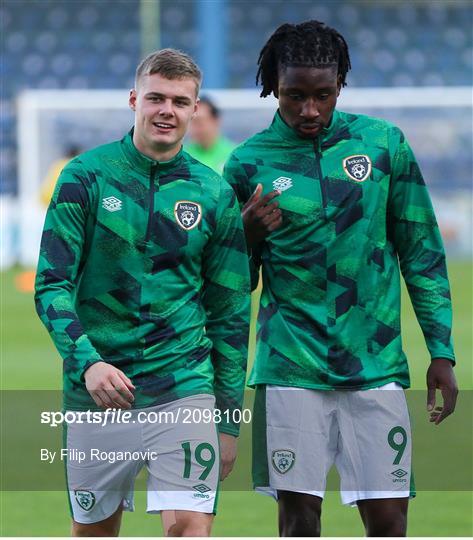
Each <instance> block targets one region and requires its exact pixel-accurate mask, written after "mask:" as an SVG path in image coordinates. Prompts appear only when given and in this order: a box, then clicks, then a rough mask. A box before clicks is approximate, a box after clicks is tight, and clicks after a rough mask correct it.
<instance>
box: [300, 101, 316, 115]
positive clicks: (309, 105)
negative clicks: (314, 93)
mask: <svg viewBox="0 0 473 540" xmlns="http://www.w3.org/2000/svg"><path fill="white" fill-rule="evenodd" d="M301 116H303V117H304V118H307V119H314V118H317V117H318V116H320V112H319V109H318V107H317V102H316V101H315V100H313V99H308V100H306V101H304V103H303V105H302V111H301Z"/></svg>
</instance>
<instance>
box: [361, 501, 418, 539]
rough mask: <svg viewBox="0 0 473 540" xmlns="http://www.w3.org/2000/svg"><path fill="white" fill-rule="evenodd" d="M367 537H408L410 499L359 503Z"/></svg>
mask: <svg viewBox="0 0 473 540" xmlns="http://www.w3.org/2000/svg"><path fill="white" fill-rule="evenodd" d="M357 505H358V510H359V511H360V515H361V519H362V520H363V524H364V526H365V530H366V536H406V533H407V507H408V505H409V498H408V497H403V498H398V499H367V500H364V501H358V502H357Z"/></svg>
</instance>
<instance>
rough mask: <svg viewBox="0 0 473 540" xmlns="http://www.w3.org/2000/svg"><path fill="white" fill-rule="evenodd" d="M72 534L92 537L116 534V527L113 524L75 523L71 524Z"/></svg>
mask: <svg viewBox="0 0 473 540" xmlns="http://www.w3.org/2000/svg"><path fill="white" fill-rule="evenodd" d="M72 536H74V537H78V538H87V537H89V538H94V537H107V536H109V537H110V536H118V528H117V527H116V526H114V525H111V524H107V525H102V524H100V523H87V524H86V523H77V522H76V521H74V522H73V524H72Z"/></svg>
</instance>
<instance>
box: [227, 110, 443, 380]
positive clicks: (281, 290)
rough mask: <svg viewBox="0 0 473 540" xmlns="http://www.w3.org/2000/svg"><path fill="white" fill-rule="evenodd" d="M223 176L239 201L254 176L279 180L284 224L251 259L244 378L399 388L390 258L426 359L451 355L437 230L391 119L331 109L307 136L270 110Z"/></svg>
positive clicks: (401, 370) (400, 358)
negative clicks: (253, 274) (254, 293)
mask: <svg viewBox="0 0 473 540" xmlns="http://www.w3.org/2000/svg"><path fill="white" fill-rule="evenodd" d="M224 177H225V178H226V179H227V180H228V181H229V182H230V183H231V184H232V185H233V187H234V189H235V190H236V193H237V195H238V198H239V200H240V202H241V203H244V202H246V201H247V200H248V199H249V197H250V195H251V194H252V192H253V191H254V189H255V188H256V186H257V184H258V183H262V184H263V187H264V189H263V193H268V192H269V191H271V190H273V189H275V188H277V189H279V190H281V195H280V196H279V197H278V200H279V202H280V208H281V209H282V215H283V225H282V226H281V227H280V228H279V229H278V230H276V231H274V232H273V233H271V234H270V235H269V237H268V238H267V240H266V241H265V242H264V243H263V244H262V245H261V246H260V249H259V250H256V251H254V252H253V253H252V259H251V262H252V263H253V266H258V264H259V263H261V264H262V272H263V292H262V297H261V306H260V311H259V318H258V333H257V352H256V361H255V365H254V369H253V372H252V375H251V377H250V384H254V385H256V384H276V385H286V386H295V387H302V388H315V389H334V388H358V389H362V388H372V387H377V386H380V385H383V384H386V383H388V382H392V381H395V382H398V383H400V384H401V385H402V386H403V387H408V386H409V372H408V366H407V361H406V356H405V354H404V352H403V350H402V343H401V327H400V299H401V295H400V273H399V267H400V269H401V271H402V274H403V277H404V279H405V281H406V283H407V287H408V290H409V294H410V297H411V299H412V302H413V305H414V309H415V312H416V315H417V318H418V321H419V323H420V325H421V327H422V330H423V333H424V336H425V340H426V343H427V347H428V349H429V351H430V354H431V356H432V358H435V357H443V358H448V359H451V360H452V361H454V353H453V348H452V342H451V320H452V311H451V302H450V290H449V283H448V279H447V270H446V265H445V255H444V250H443V246H442V240H441V237H440V233H439V229H438V226H437V222H436V219H435V215H434V212H433V209H432V205H431V201H430V198H429V195H428V192H427V188H426V186H425V184H424V180H423V178H422V175H421V173H420V170H419V167H418V165H417V163H416V160H415V158H414V155H413V153H412V151H411V149H410V147H409V145H408V143H407V142H406V140H405V138H404V136H403V134H402V132H401V131H400V130H399V129H398V128H396V127H395V126H393V125H391V124H389V123H388V122H385V121H382V120H379V119H376V118H370V117H367V116H363V115H355V114H346V113H343V112H339V111H335V112H334V115H333V118H332V121H331V123H330V126H329V127H328V128H326V129H324V131H323V133H322V134H321V135H320V136H319V137H318V138H317V139H315V140H307V139H302V138H300V137H298V135H297V134H296V132H295V131H294V130H292V129H291V128H290V127H289V126H288V125H287V124H286V123H285V122H284V121H283V119H282V118H281V116H280V114H279V112H278V113H276V116H275V118H274V121H273V123H272V124H271V126H270V127H269V128H268V129H266V130H264V131H262V132H260V133H258V134H257V135H255V136H253V137H251V138H250V139H249V140H247V141H246V142H245V143H244V144H242V145H241V146H240V147H238V148H237V149H236V150H235V151H234V152H233V154H232V156H231V157H230V159H229V161H228V162H227V165H226V168H225V172H224ZM417 360H418V359H417Z"/></svg>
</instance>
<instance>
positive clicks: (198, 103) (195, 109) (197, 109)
mask: <svg viewBox="0 0 473 540" xmlns="http://www.w3.org/2000/svg"><path fill="white" fill-rule="evenodd" d="M199 107H200V99H199V98H197V99H196V100H195V105H194V112H193V113H192V118H194V116H195V115H196V114H197V113H198V111H199Z"/></svg>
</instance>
